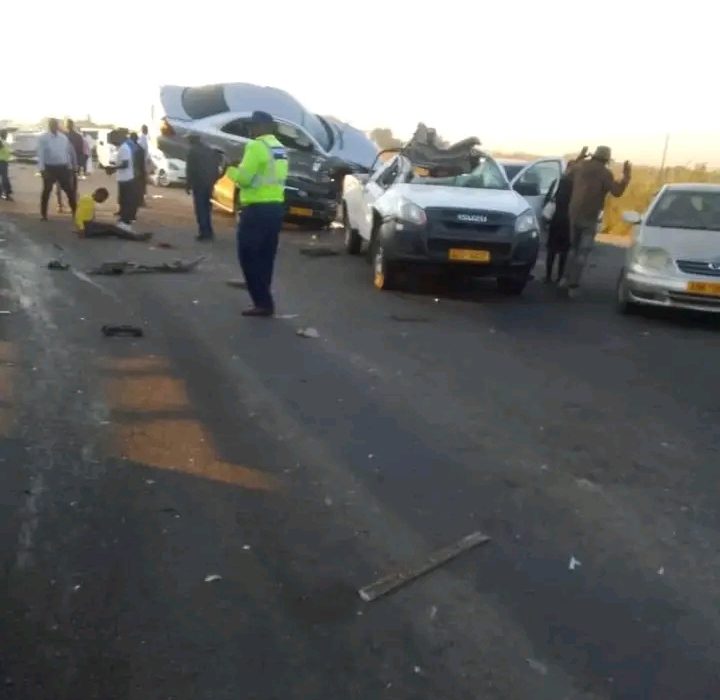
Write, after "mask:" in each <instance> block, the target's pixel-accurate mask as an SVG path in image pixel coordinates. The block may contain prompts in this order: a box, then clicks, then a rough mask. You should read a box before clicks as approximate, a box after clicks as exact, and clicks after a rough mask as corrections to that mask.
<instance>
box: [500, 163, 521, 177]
mask: <svg viewBox="0 0 720 700" xmlns="http://www.w3.org/2000/svg"><path fill="white" fill-rule="evenodd" d="M526 165H527V163H503V164H502V166H503V168H505V174H506V175H507V179H508V180H512V179H513V178H514V177H515V176H516V175H517V174H518V173H519V172H520V171H521V170H522V169H523V168H524V167H525V166H526Z"/></svg>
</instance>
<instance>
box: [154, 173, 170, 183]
mask: <svg viewBox="0 0 720 700" xmlns="http://www.w3.org/2000/svg"><path fill="white" fill-rule="evenodd" d="M155 184H156V185H157V186H158V187H169V186H170V178H168V176H167V173H166V172H165V171H164V170H158V172H157V175H156V176H155Z"/></svg>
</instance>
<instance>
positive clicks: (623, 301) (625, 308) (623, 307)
mask: <svg viewBox="0 0 720 700" xmlns="http://www.w3.org/2000/svg"><path fill="white" fill-rule="evenodd" d="M615 305H616V307H617V310H618V312H619V313H621V314H625V315H628V314H631V313H633V312H634V311H635V309H636V308H637V307H636V305H635V304H633V303H632V302H631V301H630V295H629V294H628V288H627V283H626V282H625V270H621V271H620V276H619V277H618V282H617V289H616V295H615Z"/></svg>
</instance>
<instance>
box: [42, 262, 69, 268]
mask: <svg viewBox="0 0 720 700" xmlns="http://www.w3.org/2000/svg"><path fill="white" fill-rule="evenodd" d="M47 267H48V270H69V269H70V263H66V262H63V261H62V260H51V261H50V262H49V263H48V264H47Z"/></svg>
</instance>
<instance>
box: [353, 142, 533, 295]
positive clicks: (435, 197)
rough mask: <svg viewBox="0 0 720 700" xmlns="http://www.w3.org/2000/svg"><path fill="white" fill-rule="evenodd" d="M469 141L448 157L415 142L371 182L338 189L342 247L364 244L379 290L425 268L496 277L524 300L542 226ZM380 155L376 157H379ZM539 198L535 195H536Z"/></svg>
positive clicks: (378, 168) (363, 179) (383, 164)
mask: <svg viewBox="0 0 720 700" xmlns="http://www.w3.org/2000/svg"><path fill="white" fill-rule="evenodd" d="M477 144H478V142H477V140H475V139H467V140H466V141H462V142H460V143H458V144H455V145H454V146H451V147H450V148H449V149H438V148H437V147H436V146H434V145H433V144H432V143H430V144H428V143H427V141H424V142H421V143H420V144H418V142H417V134H416V136H415V137H413V140H412V141H411V142H410V143H409V144H408V145H407V146H405V147H404V148H403V149H401V150H400V151H399V152H397V154H396V155H394V156H392V157H390V158H389V159H388V158H386V159H385V160H384V161H383V158H382V157H379V158H378V160H377V161H376V164H375V166H374V168H373V169H372V170H371V172H370V173H369V174H368V175H350V176H347V177H346V178H345V183H344V188H343V206H342V215H343V223H344V228H345V247H346V250H347V252H348V253H350V254H353V255H357V254H359V253H360V251H361V249H362V246H363V243H367V251H368V259H369V260H370V262H371V263H372V266H373V267H372V272H373V282H374V284H375V286H376V287H377V288H378V289H392V288H394V287H396V286H397V285H398V281H399V279H400V274H399V273H401V272H402V271H403V269H406V268H408V267H410V266H424V267H426V268H433V269H434V268H437V269H438V270H442V271H446V272H447V271H450V272H451V273H452V274H453V275H464V276H483V277H494V278H495V279H496V280H497V284H498V288H499V289H500V290H501V291H503V292H505V293H507V294H520V293H522V291H523V289H524V288H525V285H526V284H527V282H528V280H529V279H530V277H531V273H532V270H533V267H534V266H535V262H536V259H537V255H538V248H539V233H540V231H539V225H538V220H537V217H536V214H535V211H534V210H533V207H532V206H531V203H530V201H528V199H529V198H530V195H532V196H536V193H535V191H533V192H532V193H530V191H529V190H528V193H527V194H528V195H529V197H528V199H526V198H525V197H524V196H523V195H522V194H521V193H520V192H519V191H517V189H513V188H512V187H511V185H510V182H509V181H508V179H507V176H506V174H505V170H504V169H503V168H502V167H501V166H500V165H499V164H498V163H497V162H496V161H495V160H493V158H492V157H490V156H489V155H488V154H486V153H484V152H482V151H481V150H479V149H478V148H477ZM382 155H383V154H380V156H382ZM537 194H539V193H537Z"/></svg>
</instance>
